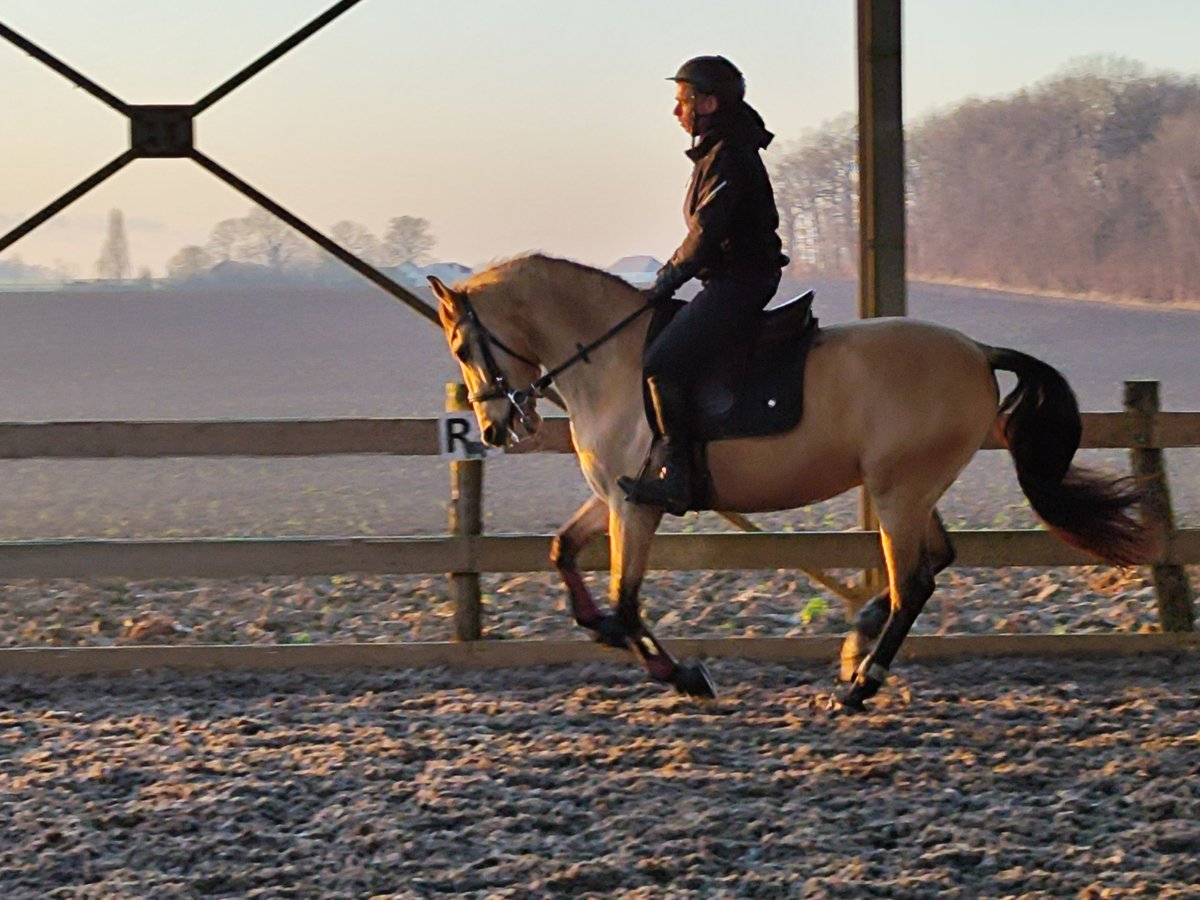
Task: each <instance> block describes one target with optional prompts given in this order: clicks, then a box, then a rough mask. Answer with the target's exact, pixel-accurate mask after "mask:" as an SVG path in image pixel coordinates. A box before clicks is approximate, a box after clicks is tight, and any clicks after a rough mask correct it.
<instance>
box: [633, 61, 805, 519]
mask: <svg viewBox="0 0 1200 900" xmlns="http://www.w3.org/2000/svg"><path fill="white" fill-rule="evenodd" d="M667 80H668V81H674V82H675V85H676V88H675V118H676V119H677V120H678V121H679V124H680V126H681V127H682V128H683V130H684V131H686V132H687V133H688V134H690V135H691V136H692V146H691V148H690V149H689V150H688V151H686V152H687V155H688V157H689V158H690V159H691V160H692V162H693V163H694V168H693V170H692V180H691V182H690V184H689V185H688V189H687V195H686V197H685V199H684V207H683V212H684V218H685V220H686V222H687V237H686V238H684V240H683V243H682V244H680V245H679V249H677V250H676V251H675V252H674V253H673V254H672V255H671V258H670V260H668V262H667V263H666V265H664V266H663V267H662V268H661V269H659V270H658V275H657V277H656V278H655V282H654V286H653V287H651V288H649V289H648V291H647V292H646V293H647V297H648V299H649V300H651V301H655V302H665V301H668V300H670V299H671V298H672V297H673V296H674V294H675V291H677V290H678V289H679V288H680V287H681V286H682V285H683V284H684V283H686V282H687V281H690V280H691V279H692V278H699V279H700V281H701V283H702V284H703V288H702V290H701V291H700V292H699V293H698V294H697V295H696V297H695V298H694V299H693V300H692V301H691V302H690V303H688V304H687V305H686V306H684V308H683V309H682V310H681V311H680V312H679V313H678V314H677V315H676V316H675V317H674V318H673V319H672V320H671V322H670V324H669V325H668V326H667V327H666V328H665V329H664V330H663V331H662V333H661V334H659V335H658V337H657V338H655V340H654V341H653V343H651V344H650V346H649V347H647V348H646V355H645V358H644V360H643V363H644V366H645V370H646V383H647V386H648V388H649V392H650V400H651V403H652V404H653V407H654V413H655V417H656V418H657V422H656V423H655V424H656V425H657V431H658V434H659V435H661V436H662V439H663V444H664V445H665V462H664V464H663V466H662V468H661V470H659V471H654V472H650V471H647V472H646V473H644V474H643V476H642V478H641V479H640V480H638V479H634V478H629V477H622V478H620V479H618V482H617V483H618V484H619V485H620V487H621V489H622V490H624V491H625V492H626V495H627V499H628V500H630V501H631V502H633V503H644V504H648V505H651V506H661V507H663V508H664V509H666V510H667V512H670V513H673V514H675V515H682V514H683V513H684V512H686V511H687V509H688V506H689V503H690V499H691V497H690V495H691V485H690V484H689V474H688V473H689V470H690V463H689V459H688V457H689V455H690V452H691V449H690V441H689V438H688V430H687V421H688V415H687V408H688V397H689V392H690V389H691V386H692V382H693V380H694V378H695V375H696V373H697V372H699V371H701V370H702V369H703V367H704V365H705V363H706V361H707V360H709V359H711V358H713V357H714V356H715V355H717V354H720V353H722V352H724V351H727V349H728V348H729V346H730V344H731V343H736V341H737V339H738V338H739V337H745V336H748V335H749V333H750V332H751V331H752V329H753V328H754V324H755V320H756V319H757V317H758V315H759V312H760V311H761V310H762V309H763V307H765V306H766V305H767V303H769V302H770V300H771V298H772V297H773V296H774V294H775V289H776V288H777V287H778V286H779V278H780V274H781V269H782V267H783V266H785V265H787V262H788V259H787V257H786V256H784V255H783V254H782V253H781V252H780V251H781V244H780V240H779V236H778V235H777V234H776V231H777V229H778V228H779V214H778V213H777V212H776V209H775V196H774V194H773V192H772V190H771V182H770V179H769V178H768V177H767V170H766V167H765V166H764V165H763V162H762V159H761V158H760V156H759V151H760V150H762V149H764V148H765V147H766V146H767V145H768V144H770V143H771V139H772V138H773V137H774V135H772V134H771V133H770V132H769V131H767V129H766V126H765V125H764V123H763V120H762V117H761V116H760V115H759V114H758V113H757V112H755V111H754V109H752V108H751V107H750V106H749V104H747V103H746V101H745V99H744V96H745V92H746V82H745V79H744V78H743V77H742V73H741V72H740V71H739V70H738V68H737V67H736V66H735V65H734V64H733V63H731V62H730V61H729V60H727V59H725V57H723V56H697V57H695V58H694V59H689V60H688V61H687V62H685V63H684V64H683V65H682V66H680V67H679V71H678V72H676V73H675V75H673V76H672V77H670V78H668V79H667ZM647 469H649V467H647Z"/></svg>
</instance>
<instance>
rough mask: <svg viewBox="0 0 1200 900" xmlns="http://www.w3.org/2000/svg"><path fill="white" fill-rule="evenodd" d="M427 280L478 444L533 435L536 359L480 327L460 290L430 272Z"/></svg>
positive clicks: (494, 444)
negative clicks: (467, 401) (472, 415)
mask: <svg viewBox="0 0 1200 900" xmlns="http://www.w3.org/2000/svg"><path fill="white" fill-rule="evenodd" d="M429 284H430V286H431V287H432V288H433V293H434V295H435V296H436V297H437V298H438V319H439V320H441V323H442V330H443V331H444V332H445V334H446V343H447V344H449V345H450V352H451V353H452V354H454V358H455V359H457V360H458V366H459V368H460V369H461V370H462V375H463V382H464V383H465V384H466V386H467V392H468V397H469V399H470V401H471V408H472V409H473V410H474V411H475V418H476V419H477V420H478V421H479V433H480V435H481V436H482V437H483V441H484V443H485V444H488V445H489V446H492V447H503V446H504V445H505V444H507V443H508V442H509V441H510V439H511V441H512V442H513V443H514V444H515V443H520V442H522V441H525V440H527V439H529V438H532V437H534V435H536V434H537V432H538V429H539V428H540V427H541V424H542V419H541V416H539V415H538V413H537V410H536V408H535V406H536V403H537V396H536V394H535V393H534V391H533V390H532V384H533V381H534V380H535V379H536V378H537V377H538V372H539V371H540V366H539V364H538V361H537V360H536V359H534V358H532V355H531V354H530V353H529V352H528V351H525V352H522V351H521V350H517V349H515V348H514V347H513V344H518V345H519V346H521V347H522V348H524V344H523V342H518V341H517V340H516V339H515V338H513V339H512V340H510V341H506V340H504V339H503V338H501V337H500V336H499V335H498V334H497V333H496V332H495V331H492V330H491V329H489V328H488V327H487V326H485V325H484V324H483V323H482V322H481V321H480V320H479V314H478V312H477V311H476V309H475V306H474V305H473V304H472V302H471V300H470V299H469V298H468V296H467V292H466V291H460V290H455V289H454V288H450V287H447V286H446V285H445V284H443V283H442V281H441V280H440V279H438V278H437V277H435V276H432V275H431V276H429Z"/></svg>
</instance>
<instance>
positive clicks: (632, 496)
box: [617, 467, 691, 516]
mask: <svg viewBox="0 0 1200 900" xmlns="http://www.w3.org/2000/svg"><path fill="white" fill-rule="evenodd" d="M671 481H673V482H676V485H677V487H676V489H674V490H672V489H669V488H668V487H667V484H668V482H671ZM617 487H619V488H620V489H621V490H623V491H624V492H625V499H626V500H628V501H629V502H630V503H637V504H639V505H640V506H659V507H662V508H663V509H665V510H666V511H667V512H669V513H670V514H671V515H673V516H682V515H684V514H685V513H686V512H687V511H688V509H689V507H690V506H691V502H690V501H691V490H690V486H689V485H688V477H687V475H686V474H683V473H678V472H676V473H674V474H672V475H668V476H663V475H660V474H658V473H655V474H654V475H650V474H649V473H648V472H647V471H646V467H643V469H642V472H641V473H640V474H639V475H638V477H637V478H630V477H629V476H627V475H623V476H621V477H620V478H618V479H617Z"/></svg>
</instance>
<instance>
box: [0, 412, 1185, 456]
mask: <svg viewBox="0 0 1200 900" xmlns="http://www.w3.org/2000/svg"><path fill="white" fill-rule="evenodd" d="M544 421H545V426H544V430H545V433H544V442H543V447H542V451H543V452H551V453H571V452H573V451H572V448H571V436H570V433H569V431H568V427H567V420H566V419H563V418H548V419H546V420H544ZM999 446H1000V445H999V444H998V443H997V442H996V441H995V440H994V439H989V441H988V442H987V443H986V444H984V449H985V450H994V449H997V448H999ZM1081 446H1083V447H1084V448H1088V449H1108V450H1112V449H1160V450H1167V449H1172V448H1179V447H1200V413H1194V412H1159V413H1154V414H1152V415H1150V416H1149V418H1148V419H1147V417H1145V416H1143V415H1141V414H1139V413H1133V412H1105V413H1084V415H1083V443H1082V445H1081ZM373 453H380V454H390V455H392V456H436V455H437V454H438V439H437V420H436V419H427V418H396V419H383V418H360V419H254V420H247V421H233V420H213V421H203V422H194V421H187V422H182V421H180V422H176V421H143V422H107V421H106V422H84V421H80V422H0V459H35V458H41V459H98V458H99V459H107V458H115V457H135V458H141V459H146V458H153V457H192V456H329V455H346V454H373Z"/></svg>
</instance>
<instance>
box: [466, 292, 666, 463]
mask: <svg viewBox="0 0 1200 900" xmlns="http://www.w3.org/2000/svg"><path fill="white" fill-rule="evenodd" d="M459 304H460V305H461V307H462V311H463V317H464V318H465V319H466V320H467V322H468V323H469V324H470V325H471V326H472V327H473V328H477V329H479V332H480V334H482V335H483V340H482V341H480V342H479V343H480V349H481V351H482V354H483V371H484V374H485V375H486V376H487V385H486V387H484V389H483V390H481V391H475V392H474V393H472V394H469V395H468V396H467V399H468V400H469V401H470V402H471V403H486V402H488V401H489V400H507V401H508V415H507V416H506V417H505V421H504V429H505V431H506V432H507V433H508V434H509V436H510V437H511V438H512V439H513V443H514V444H516V443H520V442H521V440H523V438H522V437H521V435H519V434H517V433H516V432H515V431H514V430H513V427H512V425H513V419H514V418H515V419H516V420H517V421H519V422H520V423H521V428H522V429H523V430H524V431H525V435H526V436H530V435H532V433H533V428H534V427H535V420H534V418H533V407H534V404H535V403H536V402H537V400H538V398H539V397H544V396H546V394H545V391H546V390H547V389H548V388H549V387H550V385H551V384H553V382H554V379H555V378H557V377H558V376H559V375H561V374H562V373H563V372H564V371H566V370H567V369H569V368H570V367H571V366H573V365H575V363H577V362H580V361H583V362H585V363H587V362H591V359H590V358H589V354H591V352H592V351H593V350H595V349H596V348H597V347H599V346H600V345H601V344H603V343H605V342H606V341H608V340H609V339H611V338H612V337H614V336H615V335H616V334H618V333H619V332H621V331H622V330H623V329H625V328H626V327H627V326H629V325H630V324H632V323H633V321H634V320H635V319H637V318H638V317H639V316H640V315H641V314H642V313H644V312H646V310H648V309H650V308H651V307H653V306H654V304H653V302H651V301H647V302H646V303H645V304H643V305H642V306H639V307H638V308H637V309H636V310H634V311H633V312H632V313H630V314H629V315H627V316H626V317H625V318H623V319H621V321H619V322H617V324H616V325H614V326H613V327H612V328H610V329H608V331H606V332H604V334H602V335H600V337H598V338H596V339H595V340H594V341H591V342H590V343H588V344H576V345H575V347H576V350H575V353H574V354H572V355H571V356H569V357H567V359H565V360H563V362H561V363H559V364H558V365H557V366H555V367H554V368H552V369H549V370H547V371H546V372H545V373H544V374H542V375H541V376H539V377H538V378H535V379H534V380H533V381H531V382H530V383H529V384H528V385H526V386H525V387H523V388H514V387H513V386H512V385H511V384H509V381H508V378H506V377H505V375H504V372H503V370H501V368H500V366H499V365H497V364H496V356H495V354H494V353H493V352H492V348H493V347H496V348H498V349H500V350H503V351H504V352H505V353H507V354H508V355H509V356H511V357H512V358H513V359H516V360H518V361H520V362H523V363H525V364H526V365H527V366H532V367H533V368H534V369H535V370H536V369H539V368H541V366H540V365H538V363H536V362H534V361H533V360H532V359H530V358H529V357H528V356H523V355H522V354H520V353H518V352H517V351H516V350H514V349H513V348H512V347H510V346H508V344H506V343H505V342H504V341H502V340H500V338H498V337H496V335H495V334H493V333H492V332H491V331H490V330H489V329H488V327H487V326H486V325H484V324H483V322H481V321H480V319H479V314H478V313H477V312H476V311H475V307H474V306H472V305H471V301H470V300H469V299H468V298H467V295H466V294H465V293H464V294H462V295H460V297H459Z"/></svg>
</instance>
